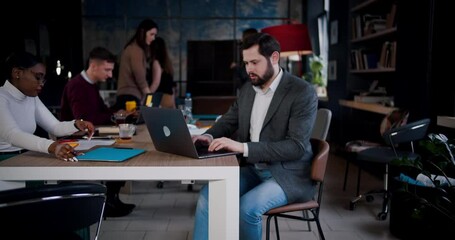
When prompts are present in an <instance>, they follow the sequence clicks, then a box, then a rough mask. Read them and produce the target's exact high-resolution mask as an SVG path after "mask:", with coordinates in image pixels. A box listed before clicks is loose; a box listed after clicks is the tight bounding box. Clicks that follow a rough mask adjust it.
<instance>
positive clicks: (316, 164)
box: [310, 138, 330, 182]
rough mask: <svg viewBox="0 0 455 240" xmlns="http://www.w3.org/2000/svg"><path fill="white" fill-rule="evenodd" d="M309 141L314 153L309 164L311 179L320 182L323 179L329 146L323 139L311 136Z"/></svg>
mask: <svg viewBox="0 0 455 240" xmlns="http://www.w3.org/2000/svg"><path fill="white" fill-rule="evenodd" d="M310 142H311V147H312V149H313V154H314V156H313V161H312V164H311V179H313V181H317V182H322V181H324V176H325V169H326V167H327V160H328V158H329V150H330V146H329V143H327V142H326V141H325V140H321V139H317V138H311V139H310Z"/></svg>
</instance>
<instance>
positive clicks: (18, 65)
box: [0, 52, 95, 161]
mask: <svg viewBox="0 0 455 240" xmlns="http://www.w3.org/2000/svg"><path fill="white" fill-rule="evenodd" d="M6 70H7V73H8V74H9V79H8V80H6V82H5V84H4V85H3V86H2V87H0V109H1V110H2V113H1V114H0V146H1V148H0V149H1V150H0V160H4V159H6V158H8V157H12V156H14V155H17V154H20V153H22V152H23V151H24V149H25V150H31V151H36V152H42V153H49V154H53V155H55V157H56V158H57V159H59V160H64V161H77V156H76V155H74V149H73V148H72V147H71V146H70V145H68V144H65V143H59V142H56V141H53V140H51V139H46V138H42V137H38V136H36V135H34V134H33V133H34V132H35V130H36V126H37V125H39V126H40V127H42V128H43V129H44V130H46V131H47V132H48V133H51V134H53V135H55V136H67V135H71V134H74V133H75V132H78V131H87V134H88V135H90V136H91V135H93V133H94V131H95V127H94V126H93V124H92V123H91V122H89V121H83V120H70V121H58V120H57V119H56V118H55V117H54V115H53V114H52V113H51V112H50V111H49V109H48V108H47V107H46V106H45V105H44V104H43V103H42V102H41V100H40V99H39V97H38V94H39V93H40V92H41V90H42V88H43V86H44V83H45V82H46V79H45V76H46V67H45V66H44V64H43V63H42V61H41V60H40V59H38V58H37V57H36V56H34V55H32V54H30V53H27V52H18V53H13V54H12V55H10V56H9V57H8V58H7V60H6Z"/></svg>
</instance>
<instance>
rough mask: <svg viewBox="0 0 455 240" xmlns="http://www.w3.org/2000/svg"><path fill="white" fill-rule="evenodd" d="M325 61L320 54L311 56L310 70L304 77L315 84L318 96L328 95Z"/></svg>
mask: <svg viewBox="0 0 455 240" xmlns="http://www.w3.org/2000/svg"><path fill="white" fill-rule="evenodd" d="M323 69H324V62H323V60H322V58H320V57H318V56H313V57H310V72H309V73H306V74H305V75H303V79H305V80H307V81H309V82H310V83H311V84H313V86H314V88H315V90H316V92H317V93H318V96H327V91H326V84H325V83H326V81H325V75H324V74H323Z"/></svg>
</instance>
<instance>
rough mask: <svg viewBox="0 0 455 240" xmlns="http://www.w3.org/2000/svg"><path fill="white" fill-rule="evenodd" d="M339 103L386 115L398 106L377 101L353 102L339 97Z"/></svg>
mask: <svg viewBox="0 0 455 240" xmlns="http://www.w3.org/2000/svg"><path fill="white" fill-rule="evenodd" d="M338 102H339V104H340V105H341V106H344V107H349V108H354V109H359V110H363V111H368V112H374V113H379V114H384V115H387V114H389V113H390V112H392V111H393V110H397V109H398V108H394V107H386V106H383V105H381V104H377V103H362V102H354V101H350V100H344V99H340V100H339V101H338Z"/></svg>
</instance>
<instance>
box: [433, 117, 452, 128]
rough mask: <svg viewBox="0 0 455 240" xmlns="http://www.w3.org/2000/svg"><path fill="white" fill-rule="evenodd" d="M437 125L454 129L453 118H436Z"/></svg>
mask: <svg viewBox="0 0 455 240" xmlns="http://www.w3.org/2000/svg"><path fill="white" fill-rule="evenodd" d="M437 124H438V126H442V127H448V128H455V117H449V116H438V118H437Z"/></svg>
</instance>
